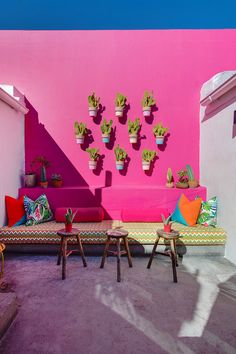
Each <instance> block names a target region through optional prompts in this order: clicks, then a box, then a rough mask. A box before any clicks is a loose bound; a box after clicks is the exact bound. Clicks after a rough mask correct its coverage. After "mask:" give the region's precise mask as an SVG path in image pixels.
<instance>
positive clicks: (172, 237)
mask: <svg viewBox="0 0 236 354" xmlns="http://www.w3.org/2000/svg"><path fill="white" fill-rule="evenodd" d="M160 237H162V238H164V239H165V240H168V241H170V248H171V249H170V251H167V252H156V248H157V245H158V242H159V239H160ZM178 238H179V233H178V231H175V230H172V231H171V232H165V231H164V230H157V239H156V242H155V243H154V246H153V249H152V254H151V256H150V259H149V262H148V265H147V268H148V269H149V268H151V264H152V260H153V258H154V256H155V254H158V253H159V254H163V255H164V256H169V257H170V258H171V261H172V270H173V281H174V283H177V273H176V267H178V261H177V253H176V240H177V239H178Z"/></svg>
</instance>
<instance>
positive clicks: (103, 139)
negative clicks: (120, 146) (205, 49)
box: [102, 134, 110, 144]
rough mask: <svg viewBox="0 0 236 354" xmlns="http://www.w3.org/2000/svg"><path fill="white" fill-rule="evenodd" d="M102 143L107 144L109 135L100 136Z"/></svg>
mask: <svg viewBox="0 0 236 354" xmlns="http://www.w3.org/2000/svg"><path fill="white" fill-rule="evenodd" d="M102 142H103V143H105V144H107V143H109V142H110V134H102Z"/></svg>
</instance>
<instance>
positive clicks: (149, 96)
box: [142, 91, 156, 107]
mask: <svg viewBox="0 0 236 354" xmlns="http://www.w3.org/2000/svg"><path fill="white" fill-rule="evenodd" d="M155 103H156V100H155V99H154V97H153V91H152V92H151V93H149V92H148V91H145V92H144V95H143V98H142V106H143V107H151V106H154V104H155Z"/></svg>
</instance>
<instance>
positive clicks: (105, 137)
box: [100, 118, 113, 143]
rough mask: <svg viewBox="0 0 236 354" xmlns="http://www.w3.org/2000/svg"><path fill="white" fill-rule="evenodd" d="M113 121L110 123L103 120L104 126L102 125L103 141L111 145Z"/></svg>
mask: <svg viewBox="0 0 236 354" xmlns="http://www.w3.org/2000/svg"><path fill="white" fill-rule="evenodd" d="M112 123H113V122H112V120H111V119H110V121H109V122H108V121H107V120H106V118H104V119H103V121H102V124H101V127H100V128H101V131H102V141H103V142H104V143H109V141H110V134H111V129H112Z"/></svg>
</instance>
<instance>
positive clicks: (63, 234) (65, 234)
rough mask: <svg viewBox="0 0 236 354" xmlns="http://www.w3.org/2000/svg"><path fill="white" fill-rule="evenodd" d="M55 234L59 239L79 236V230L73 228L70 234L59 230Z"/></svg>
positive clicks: (64, 230)
mask: <svg viewBox="0 0 236 354" xmlns="http://www.w3.org/2000/svg"><path fill="white" fill-rule="evenodd" d="M57 234H58V236H61V237H71V236H77V235H78V234H79V230H78V229H74V228H73V229H72V230H71V232H67V231H66V229H61V230H58V231H57Z"/></svg>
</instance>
